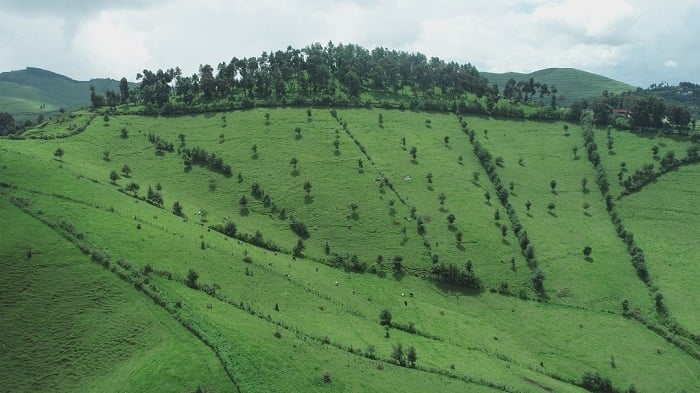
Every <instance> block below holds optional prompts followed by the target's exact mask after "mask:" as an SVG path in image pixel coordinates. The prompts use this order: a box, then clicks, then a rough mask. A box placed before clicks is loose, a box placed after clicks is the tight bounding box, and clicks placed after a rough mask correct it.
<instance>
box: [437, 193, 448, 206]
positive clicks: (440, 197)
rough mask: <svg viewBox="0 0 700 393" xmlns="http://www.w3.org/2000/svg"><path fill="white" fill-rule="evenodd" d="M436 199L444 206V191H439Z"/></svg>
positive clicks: (445, 197) (445, 196)
mask: <svg viewBox="0 0 700 393" xmlns="http://www.w3.org/2000/svg"><path fill="white" fill-rule="evenodd" d="M438 199H439V200H440V206H444V205H445V200H446V199H447V195H445V193H444V192H441V193H440V195H438Z"/></svg>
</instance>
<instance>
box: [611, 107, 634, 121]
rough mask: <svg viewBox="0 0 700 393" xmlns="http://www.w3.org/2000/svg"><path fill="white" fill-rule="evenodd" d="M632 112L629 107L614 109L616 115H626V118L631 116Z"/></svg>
mask: <svg viewBox="0 0 700 393" xmlns="http://www.w3.org/2000/svg"><path fill="white" fill-rule="evenodd" d="M630 113H631V112H630V110H629V109H613V114H614V115H615V116H619V117H624V118H625V119H629V118H630Z"/></svg>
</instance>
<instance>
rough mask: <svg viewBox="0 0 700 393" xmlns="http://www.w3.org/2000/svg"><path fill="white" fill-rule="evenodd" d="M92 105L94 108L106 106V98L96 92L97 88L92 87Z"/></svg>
mask: <svg viewBox="0 0 700 393" xmlns="http://www.w3.org/2000/svg"><path fill="white" fill-rule="evenodd" d="M90 104H92V107H93V108H99V107H101V106H104V104H105V98H104V96H101V95H99V94H97V93H96V92H95V86H90Z"/></svg>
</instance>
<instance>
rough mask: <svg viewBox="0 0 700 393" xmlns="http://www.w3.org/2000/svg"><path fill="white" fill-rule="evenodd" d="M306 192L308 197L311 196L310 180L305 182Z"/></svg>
mask: <svg viewBox="0 0 700 393" xmlns="http://www.w3.org/2000/svg"><path fill="white" fill-rule="evenodd" d="M304 191H306V195H309V194H311V182H309V181H308V180H307V181H305V182H304Z"/></svg>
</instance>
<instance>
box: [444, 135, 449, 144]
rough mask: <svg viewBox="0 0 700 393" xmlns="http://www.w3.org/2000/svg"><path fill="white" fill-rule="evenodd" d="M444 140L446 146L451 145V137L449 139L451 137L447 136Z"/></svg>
mask: <svg viewBox="0 0 700 393" xmlns="http://www.w3.org/2000/svg"><path fill="white" fill-rule="evenodd" d="M443 140H444V141H445V145H449V144H450V137H449V136H447V135H446V136H445V137H444V138H443Z"/></svg>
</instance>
